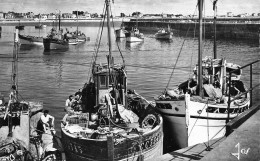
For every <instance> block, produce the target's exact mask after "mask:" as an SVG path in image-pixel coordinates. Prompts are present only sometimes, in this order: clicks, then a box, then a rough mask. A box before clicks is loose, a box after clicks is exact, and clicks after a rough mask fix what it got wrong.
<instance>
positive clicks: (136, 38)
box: [125, 28, 144, 42]
mask: <svg viewBox="0 0 260 161" xmlns="http://www.w3.org/2000/svg"><path fill="white" fill-rule="evenodd" d="M125 37H126V42H142V41H144V35H143V33H140V32H139V30H138V29H137V28H134V29H132V30H131V31H129V32H127V33H125Z"/></svg>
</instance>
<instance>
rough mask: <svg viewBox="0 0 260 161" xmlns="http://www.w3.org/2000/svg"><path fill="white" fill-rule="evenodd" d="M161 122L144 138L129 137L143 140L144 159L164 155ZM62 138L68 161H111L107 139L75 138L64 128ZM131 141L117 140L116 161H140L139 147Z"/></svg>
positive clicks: (115, 145) (115, 144)
mask: <svg viewBox="0 0 260 161" xmlns="http://www.w3.org/2000/svg"><path fill="white" fill-rule="evenodd" d="M160 120H161V123H160V124H159V125H157V127H155V128H154V129H153V130H152V131H150V132H148V133H144V134H143V135H142V137H140V136H139V135H135V136H130V137H129V138H130V139H132V140H135V141H137V142H139V141H140V139H141V140H142V143H141V148H142V155H143V157H144V159H152V158H155V157H158V156H160V155H162V154H163V131H162V118H161V119H160ZM62 126H63V125H62ZM62 126H61V127H62ZM130 135H131V134H130ZM61 137H62V142H63V146H64V150H65V154H66V158H67V159H68V160H77V161H93V160H100V161H105V160H109V156H108V142H107V139H100V140H99V139H86V138H78V137H73V136H72V135H69V134H68V133H67V132H66V131H65V130H64V128H62V130H61ZM130 139H123V140H122V139H119V140H120V141H118V142H117V141H116V140H115V142H114V150H113V151H114V159H115V160H129V159H130V160H138V154H139V153H140V151H139V147H138V146H137V145H136V143H135V142H133V141H132V140H130Z"/></svg>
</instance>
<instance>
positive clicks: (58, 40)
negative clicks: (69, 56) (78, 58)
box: [43, 15, 69, 50]
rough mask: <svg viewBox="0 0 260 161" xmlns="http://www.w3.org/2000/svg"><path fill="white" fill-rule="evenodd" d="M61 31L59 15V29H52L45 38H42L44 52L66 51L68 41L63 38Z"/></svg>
mask: <svg viewBox="0 0 260 161" xmlns="http://www.w3.org/2000/svg"><path fill="white" fill-rule="evenodd" d="M62 33H63V30H62V29H61V28H60V15H59V29H58V31H57V30H56V28H52V29H51V32H50V34H48V35H47V37H46V38H43V46H44V50H53V49H68V48H69V41H68V39H66V38H64V35H63V34H62Z"/></svg>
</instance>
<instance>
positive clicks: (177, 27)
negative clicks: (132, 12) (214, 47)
mask: <svg viewBox="0 0 260 161" xmlns="http://www.w3.org/2000/svg"><path fill="white" fill-rule="evenodd" d="M124 26H125V27H126V28H127V29H128V30H129V29H131V28H132V27H135V26H138V29H139V30H140V31H141V32H149V31H150V32H152V31H153V32H155V31H158V30H159V29H160V28H167V27H168V26H169V27H170V28H171V30H172V31H173V32H174V33H175V34H178V35H183V36H185V35H187V36H194V34H196V36H198V33H199V32H198V29H199V27H198V22H180V21H168V22H161V21H149V20H138V23H137V22H136V21H130V22H124ZM203 26H204V28H205V31H204V32H205V36H206V37H207V38H212V37H213V36H214V25H213V22H204V23H203ZM259 32H260V23H241V22H238V23H232V22H221V23H220V22H217V25H216V35H217V39H246V40H252V41H253V42H256V43H258V42H259V41H260V40H259Z"/></svg>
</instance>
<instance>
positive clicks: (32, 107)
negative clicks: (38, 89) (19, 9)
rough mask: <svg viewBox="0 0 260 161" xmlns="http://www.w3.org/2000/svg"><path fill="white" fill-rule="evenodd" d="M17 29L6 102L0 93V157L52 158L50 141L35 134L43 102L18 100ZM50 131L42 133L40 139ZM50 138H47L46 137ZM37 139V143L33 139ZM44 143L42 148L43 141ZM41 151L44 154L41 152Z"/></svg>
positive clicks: (33, 159) (7, 160) (23, 158)
mask: <svg viewBox="0 0 260 161" xmlns="http://www.w3.org/2000/svg"><path fill="white" fill-rule="evenodd" d="M18 47H19V41H18V29H17V30H16V36H15V43H14V52H13V58H14V60H13V64H12V88H11V92H10V95H9V101H5V99H4V96H0V134H1V137H0V160H1V161H3V160H5V161H9V160H13V161H18V160H24V161H36V160H44V159H49V160H54V158H55V159H56V158H57V157H56V156H55V153H56V149H54V148H53V147H52V144H53V143H52V141H50V140H48V141H46V140H41V137H39V136H38V135H37V133H36V126H37V122H38V121H39V119H40V116H41V111H42V109H43V103H42V102H38V101H21V100H20V98H19V97H18V89H17V82H18V80H17V74H18V56H17V54H18ZM46 136H50V134H42V138H44V137H46ZM49 138H50V137H49ZM36 140H38V141H37V142H35V141H36ZM42 142H43V143H47V142H48V143H47V144H45V145H46V148H45V149H43V151H41V152H40V151H39V149H40V148H41V149H42V146H41V145H42V144H43V143H42ZM42 152H44V154H43V153H42Z"/></svg>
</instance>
